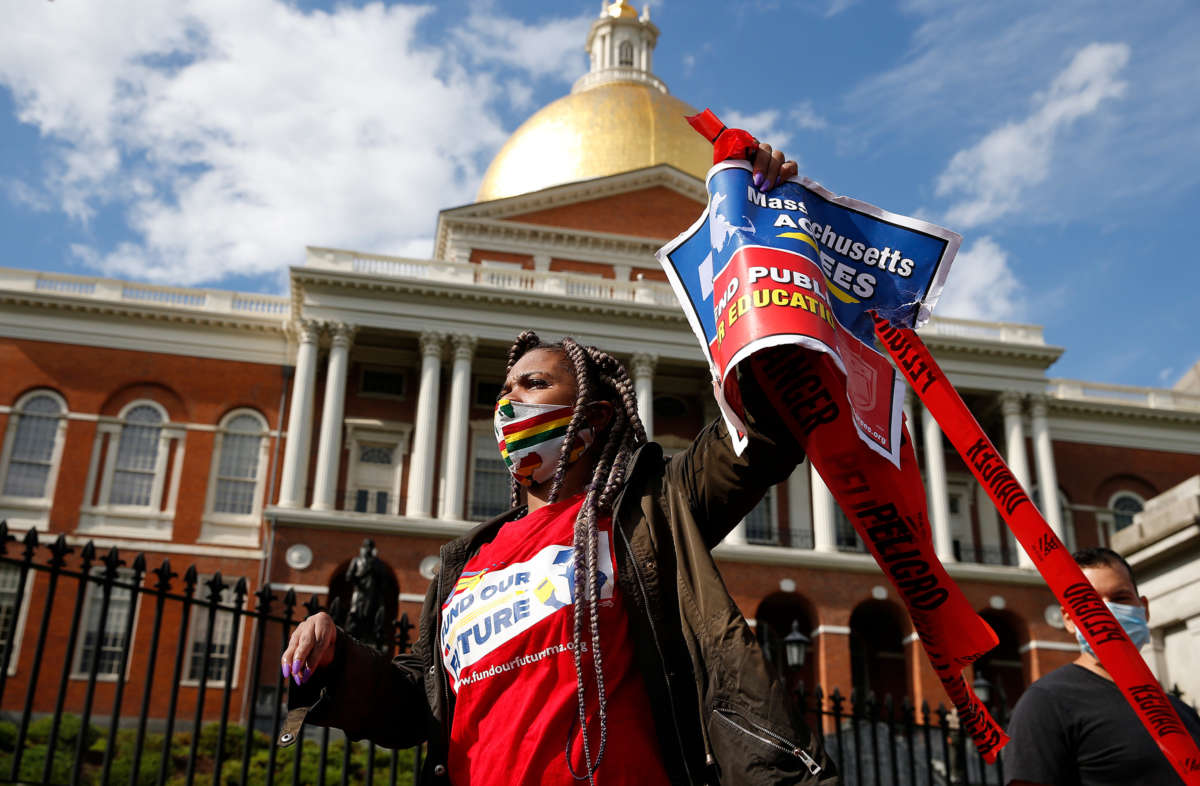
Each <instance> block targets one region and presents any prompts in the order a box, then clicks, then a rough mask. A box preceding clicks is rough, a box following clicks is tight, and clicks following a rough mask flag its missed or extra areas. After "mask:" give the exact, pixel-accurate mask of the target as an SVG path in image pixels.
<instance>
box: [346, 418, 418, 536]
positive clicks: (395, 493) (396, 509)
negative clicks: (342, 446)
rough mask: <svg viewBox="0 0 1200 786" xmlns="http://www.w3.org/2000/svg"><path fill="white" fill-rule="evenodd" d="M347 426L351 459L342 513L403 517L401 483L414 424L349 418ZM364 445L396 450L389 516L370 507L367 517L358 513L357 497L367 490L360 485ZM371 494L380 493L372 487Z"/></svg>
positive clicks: (348, 462) (347, 469)
mask: <svg viewBox="0 0 1200 786" xmlns="http://www.w3.org/2000/svg"><path fill="white" fill-rule="evenodd" d="M345 423H346V447H347V448H348V454H349V457H348V461H347V464H346V497H345V499H344V500H343V502H342V510H343V511H344V512H346V513H351V514H353V515H355V516H376V517H378V516H381V515H387V516H399V515H402V511H401V510H400V491H401V483H402V481H403V480H404V464H405V461H406V458H407V456H408V444H409V439H410V438H411V437H412V430H413V427H412V424H411V423H400V422H397V421H390V420H375V419H373V418H346V420H345ZM364 443H370V444H373V445H391V446H392V484H391V487H390V488H389V489H388V512H387V513H386V514H380V513H375V512H374V510H373V508H371V506H370V505H368V506H367V512H366V513H358V512H356V511H355V510H354V501H355V497H356V496H357V494H358V492H359V491H360V490H361V489H363V488H364V487H363V486H361V485H359V478H358V469H359V463H360V462H359V460H358V456H359V453H360V452H361V448H362V445H363V444H364ZM369 490H371V491H377V490H378V489H376V488H373V487H372V488H371V489H369Z"/></svg>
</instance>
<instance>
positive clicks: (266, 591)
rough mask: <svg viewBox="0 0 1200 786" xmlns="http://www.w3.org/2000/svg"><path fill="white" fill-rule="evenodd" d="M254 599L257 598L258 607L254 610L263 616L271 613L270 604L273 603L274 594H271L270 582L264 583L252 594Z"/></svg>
mask: <svg viewBox="0 0 1200 786" xmlns="http://www.w3.org/2000/svg"><path fill="white" fill-rule="evenodd" d="M254 597H256V598H258V605H257V606H256V607H255V609H256V610H257V611H259V612H261V613H263V614H270V613H271V604H273V603H274V602H275V593H274V592H271V582H269V581H268V582H265V583H264V584H263V585H262V586H261V587H259V588H258V590H257V591H255V593H254Z"/></svg>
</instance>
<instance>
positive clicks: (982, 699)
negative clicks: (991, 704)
mask: <svg viewBox="0 0 1200 786" xmlns="http://www.w3.org/2000/svg"><path fill="white" fill-rule="evenodd" d="M971 687H972V688H974V689H975V695H976V696H978V697H979V703H980V704H982V705H983V706H985V707H986V706H988V701H990V700H991V698H992V683H990V682H988V681H987V677H985V676H983V672H981V671H976V672H975V679H974V680H973V681H972V682H971Z"/></svg>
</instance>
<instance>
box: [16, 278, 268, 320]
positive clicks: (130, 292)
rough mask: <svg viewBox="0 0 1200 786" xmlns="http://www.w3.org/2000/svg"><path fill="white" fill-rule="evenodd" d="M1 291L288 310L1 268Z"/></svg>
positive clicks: (194, 307) (246, 310) (240, 296)
mask: <svg viewBox="0 0 1200 786" xmlns="http://www.w3.org/2000/svg"><path fill="white" fill-rule="evenodd" d="M0 290H8V291H15V292H40V293H43V294H54V295H62V296H66V297H71V298H80V299H83V300H94V301H97V302H105V303H128V304H131V305H150V306H157V307H163V308H169V309H180V310H186V311H205V312H209V313H218V314H245V315H250V316H262V317H276V316H279V317H281V316H285V315H286V314H287V313H288V311H289V309H290V308H291V301H290V299H288V298H286V297H281V296H279V295H258V294H254V293H249V292H229V291H227V290H220V289H189V288H185V287H168V286H161V285H158V284H137V283H131V282H127V281H116V280H114V279H111V278H99V277H96V276H74V275H68V274H65V273H43V272H39V271H36V270H14V269H11V268H0Z"/></svg>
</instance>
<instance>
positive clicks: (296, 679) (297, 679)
mask: <svg viewBox="0 0 1200 786" xmlns="http://www.w3.org/2000/svg"><path fill="white" fill-rule="evenodd" d="M292 681H293V682H295V683H296V685H297V686H299V685H300V672H298V671H297V672H295V673H294V674H292Z"/></svg>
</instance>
